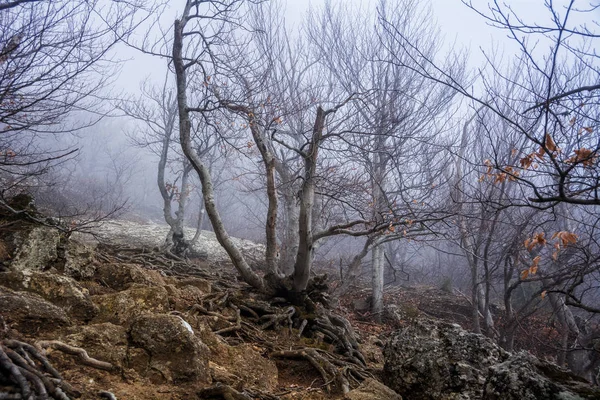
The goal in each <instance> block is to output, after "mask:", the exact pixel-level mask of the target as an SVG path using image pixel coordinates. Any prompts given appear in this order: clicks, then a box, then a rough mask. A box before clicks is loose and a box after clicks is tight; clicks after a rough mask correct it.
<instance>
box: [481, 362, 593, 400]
mask: <svg viewBox="0 0 600 400" xmlns="http://www.w3.org/2000/svg"><path fill="white" fill-rule="evenodd" d="M482 398H483V399H484V400H540V399H542V400H581V399H600V390H598V389H597V388H596V389H595V388H592V387H590V386H589V384H588V383H587V381H585V380H584V379H583V378H581V377H578V376H576V375H574V374H572V373H570V372H568V371H566V370H564V369H562V368H560V367H558V366H556V365H554V364H550V363H548V362H545V361H542V360H539V359H537V358H536V357H534V356H532V355H531V354H529V353H525V352H521V353H517V354H514V355H512V356H510V358H509V359H508V360H506V361H505V362H503V363H500V364H497V365H494V366H493V367H491V368H490V370H489V375H488V377H487V381H486V383H485V387H484V393H483V397H482Z"/></svg>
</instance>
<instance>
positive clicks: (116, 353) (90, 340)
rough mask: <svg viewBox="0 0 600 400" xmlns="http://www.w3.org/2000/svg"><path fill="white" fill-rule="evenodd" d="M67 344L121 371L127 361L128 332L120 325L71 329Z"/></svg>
mask: <svg viewBox="0 0 600 400" xmlns="http://www.w3.org/2000/svg"><path fill="white" fill-rule="evenodd" d="M65 342H66V343H68V344H70V345H73V346H76V347H81V348H83V349H85V350H86V351H87V353H88V354H89V356H90V357H93V358H96V359H98V360H101V361H107V362H109V363H111V364H113V365H114V366H115V367H117V368H118V369H119V370H122V369H123V367H124V365H125V363H126V360H127V347H128V344H127V330H126V329H125V328H123V327H122V326H119V325H113V324H111V323H103V324H96V325H83V326H77V327H73V328H69V329H68V330H67V336H66V338H65Z"/></svg>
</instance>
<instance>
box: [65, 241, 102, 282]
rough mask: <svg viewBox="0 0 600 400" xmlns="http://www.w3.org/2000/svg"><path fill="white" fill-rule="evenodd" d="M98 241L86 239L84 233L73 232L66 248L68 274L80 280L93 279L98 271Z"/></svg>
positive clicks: (66, 269)
mask: <svg viewBox="0 0 600 400" xmlns="http://www.w3.org/2000/svg"><path fill="white" fill-rule="evenodd" d="M95 252H96V243H92V242H90V241H84V237H83V234H78V233H77V232H75V233H73V234H72V235H71V237H70V238H69V240H68V241H67V243H66V244H65V248H64V259H65V265H64V267H63V269H64V272H65V274H66V275H68V276H71V277H73V278H75V279H78V280H83V279H91V278H92V277H93V276H94V274H95V273H96V267H97V265H96V263H95V262H94V254H95Z"/></svg>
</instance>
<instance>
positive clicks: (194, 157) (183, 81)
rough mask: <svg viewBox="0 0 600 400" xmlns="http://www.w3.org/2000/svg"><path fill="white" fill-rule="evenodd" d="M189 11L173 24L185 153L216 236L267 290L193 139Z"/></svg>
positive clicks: (250, 279)
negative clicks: (228, 221)
mask: <svg viewBox="0 0 600 400" xmlns="http://www.w3.org/2000/svg"><path fill="white" fill-rule="evenodd" d="M189 11H190V5H189V3H188V4H186V8H185V9H184V12H183V16H182V18H181V19H178V20H175V24H174V27H173V30H174V40H173V66H174V68H175V77H176V84H177V106H178V112H179V137H180V142H181V147H182V149H183V153H184V154H185V156H186V157H187V159H188V160H189V161H190V163H191V164H192V166H193V167H194V170H195V171H196V172H197V173H198V176H199V178H200V182H201V183H202V197H203V198H204V206H205V208H206V212H207V214H208V217H209V219H210V222H211V223H212V226H213V229H214V231H215V235H216V237H217V240H218V241H219V243H220V244H221V246H223V248H224V249H225V251H226V252H227V254H228V255H229V257H230V259H231V261H232V263H233V265H234V266H235V268H236V269H237V270H238V272H239V273H240V275H241V276H242V279H243V280H244V281H245V282H246V283H248V284H249V285H251V286H253V287H254V288H256V289H259V290H261V291H262V290H264V282H263V280H262V279H261V278H260V276H258V275H257V274H256V273H255V272H254V271H252V269H251V268H250V266H249V265H248V263H247V262H246V260H245V258H244V256H243V254H242V253H241V251H240V250H239V249H238V248H237V246H236V245H235V243H233V241H232V240H231V237H230V236H229V234H228V233H227V231H226V230H225V227H224V225H223V221H222V220H221V216H220V215H219V211H218V210H217V206H216V202H215V196H214V189H213V185H212V180H211V177H210V173H209V170H208V168H207V167H206V166H205V165H204V163H203V162H202V160H200V157H199V156H198V154H197V153H196V151H195V150H194V148H193V145H192V139H191V135H190V132H191V121H190V115H189V113H190V111H189V109H188V104H187V92H186V91H187V77H186V70H185V64H184V60H183V54H182V53H183V28H184V26H185V24H186V23H187V18H188V15H189Z"/></svg>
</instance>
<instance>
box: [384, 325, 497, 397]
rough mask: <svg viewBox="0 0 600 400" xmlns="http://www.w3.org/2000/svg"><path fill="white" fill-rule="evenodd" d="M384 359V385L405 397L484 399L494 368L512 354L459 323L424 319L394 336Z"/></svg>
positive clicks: (386, 349) (385, 350)
mask: <svg viewBox="0 0 600 400" xmlns="http://www.w3.org/2000/svg"><path fill="white" fill-rule="evenodd" d="M384 358H385V365H384V374H383V381H384V383H385V384H386V385H387V386H389V387H390V388H391V389H393V390H395V391H396V392H397V393H399V394H400V395H402V396H404V397H407V398H410V399H414V400H420V399H428V400H429V399H451V398H452V399H474V398H477V399H478V398H481V394H482V392H483V385H484V383H485V377H486V376H487V370H488V368H489V367H491V366H493V365H495V364H498V363H500V362H503V361H505V360H506V359H507V358H508V353H506V352H505V351H504V350H502V349H501V348H500V347H499V346H497V345H495V344H494V343H493V342H492V341H491V340H489V339H488V338H486V337H485V336H482V335H476V334H474V333H470V332H467V331H465V330H463V329H462V328H461V327H460V326H459V325H455V324H449V323H445V322H436V321H431V320H426V319H419V320H416V321H415V322H414V323H413V324H412V325H409V326H408V327H407V328H405V329H403V330H399V331H396V332H395V333H394V334H392V337H391V339H390V340H389V342H388V343H387V344H386V347H385V349H384Z"/></svg>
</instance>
